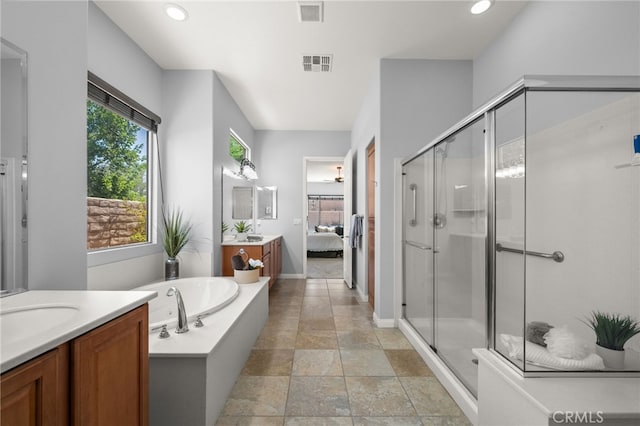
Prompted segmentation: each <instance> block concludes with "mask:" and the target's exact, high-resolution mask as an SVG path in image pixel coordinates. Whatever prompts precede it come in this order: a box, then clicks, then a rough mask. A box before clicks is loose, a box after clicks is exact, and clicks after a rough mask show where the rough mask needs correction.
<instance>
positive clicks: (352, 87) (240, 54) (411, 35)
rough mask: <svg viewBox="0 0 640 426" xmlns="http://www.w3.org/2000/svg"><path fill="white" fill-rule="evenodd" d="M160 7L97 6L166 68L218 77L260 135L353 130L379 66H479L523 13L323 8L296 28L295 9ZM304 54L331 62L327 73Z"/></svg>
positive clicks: (290, 5)
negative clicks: (314, 69) (386, 61)
mask: <svg viewBox="0 0 640 426" xmlns="http://www.w3.org/2000/svg"><path fill="white" fill-rule="evenodd" d="M168 1H169V2H172V3H177V4H180V5H182V6H183V7H184V8H185V9H186V10H187V11H188V13H189V18H188V19H187V20H186V21H183V22H177V21H173V20H171V19H169V18H168V17H167V16H166V15H165V13H164V8H163V5H164V4H165V2H163V1H158V0H152V1H149V0H144V1H112V0H103V1H96V4H97V5H98V6H99V7H100V8H101V9H102V10H103V11H104V12H105V13H106V14H107V15H108V16H109V17H110V18H111V19H112V20H113V21H114V22H115V23H116V24H117V25H118V26H119V27H120V28H121V29H122V30H123V31H124V32H125V33H127V34H128V35H129V36H130V37H131V38H132V39H133V40H134V41H135V42H136V43H137V44H138V45H139V46H140V47H141V48H142V49H143V50H144V51H145V52H147V54H149V56H150V57H151V58H153V60H155V61H156V62H157V63H158V64H159V65H160V66H161V67H162V68H164V69H198V70H202V69H211V70H215V71H216V72H217V73H218V75H219V77H220V79H221V80H222V82H223V83H224V85H225V87H226V88H227V89H228V90H229V92H230V93H231V96H232V97H233V98H234V99H235V101H236V102H237V104H238V105H239V106H240V109H241V110H242V111H243V113H244V114H245V116H246V117H247V119H248V120H249V122H250V123H251V125H252V126H253V127H254V128H255V129H271V130H351V127H352V124H353V122H354V119H355V117H356V114H357V112H358V110H359V109H360V107H361V105H362V102H363V97H364V95H365V94H366V92H367V90H368V87H369V84H370V82H371V79H372V77H373V76H374V73H375V69H376V65H377V63H378V61H379V59H381V58H416V59H474V58H476V57H477V56H478V55H479V54H480V53H481V52H482V50H483V49H484V48H486V47H487V46H488V44H489V43H490V42H491V41H492V39H493V38H494V37H495V36H496V35H497V34H499V33H500V32H501V31H502V30H503V29H504V28H505V26H506V25H507V24H508V23H509V22H510V21H511V20H512V19H513V18H514V16H515V15H516V14H517V13H518V12H519V11H520V10H521V9H522V7H523V6H524V4H525V3H524V2H523V1H499V2H496V3H495V4H494V5H493V7H492V8H491V9H489V11H488V12H486V13H485V14H483V15H472V14H470V13H469V8H470V7H471V4H472V2H471V1H460V0H448V1H408V2H404V1H338V0H334V1H325V2H324V22H323V23H300V22H299V21H298V12H297V10H298V9H297V2H295V1H253V2H249V1H243V0H240V1H238V0H236V1H202V0H200V1H182V0H168ZM303 54H333V71H332V72H331V73H310V72H303V71H302V55H303Z"/></svg>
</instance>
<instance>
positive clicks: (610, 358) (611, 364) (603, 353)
mask: <svg viewBox="0 0 640 426" xmlns="http://www.w3.org/2000/svg"><path fill="white" fill-rule="evenodd" d="M596 354H598V355H599V356H600V358H602V361H604V366H605V367H606V368H609V369H611V370H624V350H622V351H616V350H613V349H609V348H605V347H603V346H600V345H596Z"/></svg>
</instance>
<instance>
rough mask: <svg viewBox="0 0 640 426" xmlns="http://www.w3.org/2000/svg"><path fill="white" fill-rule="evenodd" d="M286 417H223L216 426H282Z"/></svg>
mask: <svg viewBox="0 0 640 426" xmlns="http://www.w3.org/2000/svg"><path fill="white" fill-rule="evenodd" d="M283 424H284V417H248V416H223V417H220V418H219V419H218V421H217V422H216V426H282V425H283Z"/></svg>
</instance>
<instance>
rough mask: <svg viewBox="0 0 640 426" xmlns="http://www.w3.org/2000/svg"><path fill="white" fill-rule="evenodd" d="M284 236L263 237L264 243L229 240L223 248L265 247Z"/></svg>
mask: <svg viewBox="0 0 640 426" xmlns="http://www.w3.org/2000/svg"><path fill="white" fill-rule="evenodd" d="M281 236H282V235H263V236H262V241H236V240H227V241H223V242H222V245H223V246H263V245H265V244H267V243H268V242H271V241H273V240H275V239H276V238H280V237H281Z"/></svg>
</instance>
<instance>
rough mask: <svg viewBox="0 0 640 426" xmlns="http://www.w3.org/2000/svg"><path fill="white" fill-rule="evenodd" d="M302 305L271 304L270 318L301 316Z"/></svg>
mask: <svg viewBox="0 0 640 426" xmlns="http://www.w3.org/2000/svg"><path fill="white" fill-rule="evenodd" d="M301 308H302V307H301V306H296V305H288V306H287V305H271V306H269V318H272V317H287V318H299V317H300V310H301Z"/></svg>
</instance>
